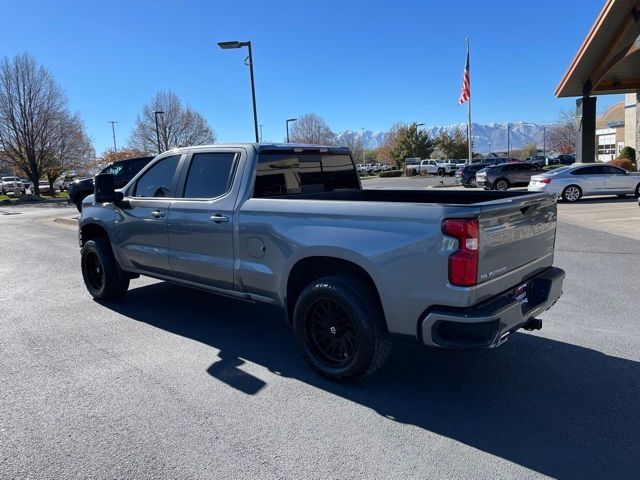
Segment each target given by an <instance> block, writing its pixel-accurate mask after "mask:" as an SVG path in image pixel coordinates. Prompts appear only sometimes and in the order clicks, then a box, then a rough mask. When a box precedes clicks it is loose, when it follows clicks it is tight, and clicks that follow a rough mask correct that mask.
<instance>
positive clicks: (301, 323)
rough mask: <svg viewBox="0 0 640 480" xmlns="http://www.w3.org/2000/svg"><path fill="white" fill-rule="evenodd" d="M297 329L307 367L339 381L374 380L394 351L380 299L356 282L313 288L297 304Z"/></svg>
mask: <svg viewBox="0 0 640 480" xmlns="http://www.w3.org/2000/svg"><path fill="white" fill-rule="evenodd" d="M293 326H294V331H295V336H296V340H297V342H298V346H299V347H300V350H301V351H302V355H303V356H304V358H305V360H306V361H307V363H308V364H309V365H310V366H311V367H312V368H313V369H314V370H315V371H316V372H318V373H320V374H321V375H323V376H325V377H328V378H330V379H333V380H358V379H361V378H363V377H366V376H367V375H370V374H371V373H373V372H375V371H376V370H377V369H378V368H380V367H381V366H382V364H383V363H384V362H385V360H386V359H387V357H388V355H389V352H390V350H391V341H390V337H389V332H388V331H387V326H386V322H385V319H384V314H383V313H382V309H381V307H380V304H379V301H378V298H377V295H376V294H375V292H373V291H372V289H371V287H369V286H367V285H366V284H365V283H364V282H362V281H361V280H360V279H358V278H356V277H352V276H347V275H333V276H330V277H324V278H321V279H318V280H315V281H313V282H311V283H310V284H309V285H308V286H307V287H306V288H305V289H304V290H303V291H302V293H301V294H300V296H299V297H298V300H297V301H296V306H295V309H294V313H293Z"/></svg>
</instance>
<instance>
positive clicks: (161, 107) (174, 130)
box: [129, 90, 216, 154]
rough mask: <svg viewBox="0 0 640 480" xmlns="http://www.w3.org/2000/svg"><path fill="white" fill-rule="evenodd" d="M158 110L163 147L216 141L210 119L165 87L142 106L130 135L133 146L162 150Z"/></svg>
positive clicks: (131, 145)
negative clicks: (158, 136) (157, 134)
mask: <svg viewBox="0 0 640 480" xmlns="http://www.w3.org/2000/svg"><path fill="white" fill-rule="evenodd" d="M155 112H164V113H162V114H159V115H158V131H159V134H160V150H161V151H166V150H170V149H172V148H176V147H187V146H190V145H205V144H209V143H215V141H216V135H215V132H214V131H213V130H212V129H211V127H210V126H209V124H208V123H207V120H206V119H205V118H204V117H203V116H202V114H200V113H199V112H197V111H195V110H193V109H192V108H191V107H190V106H189V105H183V104H182V102H181V101H180V99H179V98H178V96H177V95H176V94H175V93H173V92H172V91H170V90H162V91H160V92H158V93H157V94H156V96H155V97H154V98H153V100H151V102H150V103H148V104H147V105H145V106H144V107H143V108H142V113H141V114H140V115H138V118H137V119H136V125H135V127H134V129H133V132H131V135H130V137H129V148H131V149H134V150H139V151H143V152H145V153H148V154H155V153H158V142H157V136H156V115H155Z"/></svg>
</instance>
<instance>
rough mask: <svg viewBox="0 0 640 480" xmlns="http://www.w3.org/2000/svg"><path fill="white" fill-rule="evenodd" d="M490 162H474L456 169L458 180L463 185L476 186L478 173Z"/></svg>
mask: <svg viewBox="0 0 640 480" xmlns="http://www.w3.org/2000/svg"><path fill="white" fill-rule="evenodd" d="M489 165H492V164H490V163H473V164H471V165H465V166H464V167H461V168H459V169H458V170H457V171H456V180H457V181H458V182H459V183H460V185H462V186H463V187H467V188H469V187H475V186H476V173H478V172H479V171H480V170H482V169H483V168H487V167H488V166H489Z"/></svg>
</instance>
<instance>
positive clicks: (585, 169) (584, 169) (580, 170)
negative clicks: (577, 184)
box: [571, 165, 604, 175]
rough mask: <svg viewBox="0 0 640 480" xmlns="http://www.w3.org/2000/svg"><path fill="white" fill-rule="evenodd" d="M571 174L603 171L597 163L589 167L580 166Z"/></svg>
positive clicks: (591, 173) (590, 173) (594, 173)
mask: <svg viewBox="0 0 640 480" xmlns="http://www.w3.org/2000/svg"><path fill="white" fill-rule="evenodd" d="M571 173H572V174H573V175H602V174H604V172H603V171H602V168H601V167H600V166H599V165H592V166H589V167H582V168H578V169H576V170H574V171H573V172H571Z"/></svg>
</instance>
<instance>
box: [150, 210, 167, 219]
mask: <svg viewBox="0 0 640 480" xmlns="http://www.w3.org/2000/svg"><path fill="white" fill-rule="evenodd" d="M151 216H152V217H154V218H160V217H164V212H163V211H162V210H154V211H153V212H151Z"/></svg>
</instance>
